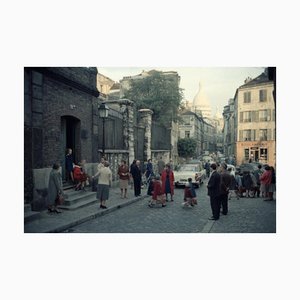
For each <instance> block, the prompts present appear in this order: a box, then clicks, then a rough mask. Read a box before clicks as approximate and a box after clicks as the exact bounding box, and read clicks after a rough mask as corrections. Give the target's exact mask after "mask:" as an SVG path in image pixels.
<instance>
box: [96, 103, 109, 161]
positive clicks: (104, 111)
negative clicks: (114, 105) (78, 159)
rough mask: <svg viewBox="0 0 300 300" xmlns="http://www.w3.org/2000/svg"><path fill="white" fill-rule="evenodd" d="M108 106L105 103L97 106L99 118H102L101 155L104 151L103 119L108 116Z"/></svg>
mask: <svg viewBox="0 0 300 300" xmlns="http://www.w3.org/2000/svg"><path fill="white" fill-rule="evenodd" d="M108 111H109V107H108V106H107V105H106V104H105V103H101V104H100V105H99V106H98V112H99V118H100V119H102V122H103V123H102V157H104V153H105V119H107V117H108Z"/></svg>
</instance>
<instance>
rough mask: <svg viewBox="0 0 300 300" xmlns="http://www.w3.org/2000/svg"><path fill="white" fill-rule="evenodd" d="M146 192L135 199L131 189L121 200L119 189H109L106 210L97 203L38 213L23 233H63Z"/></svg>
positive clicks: (128, 202)
mask: <svg viewBox="0 0 300 300" xmlns="http://www.w3.org/2000/svg"><path fill="white" fill-rule="evenodd" d="M146 192H147V190H146V189H142V195H141V196H140V197H135V196H134V193H133V189H130V188H129V190H128V195H127V196H128V198H127V199H121V192H120V189H119V188H111V189H110V196H109V200H108V201H107V202H106V206H107V209H100V208H99V205H100V203H98V202H97V203H95V204H92V205H89V206H85V207H82V208H79V209H77V210H62V213H60V214H56V213H48V212H47V211H43V212H41V213H40V217H39V218H38V219H36V220H33V221H30V222H27V223H25V224H24V233H57V232H63V231H65V230H67V229H68V228H70V227H72V226H75V225H78V224H81V223H83V222H85V221H88V220H91V219H94V218H97V217H99V216H102V215H105V214H108V213H110V212H112V211H115V210H117V209H119V208H121V207H124V206H127V205H130V204H131V203H134V202H136V201H139V200H142V199H144V198H146V197H149V196H148V195H146ZM95 198H96V193H95Z"/></svg>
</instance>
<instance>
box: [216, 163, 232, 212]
mask: <svg viewBox="0 0 300 300" xmlns="http://www.w3.org/2000/svg"><path fill="white" fill-rule="evenodd" d="M220 174H221V187H220V196H219V197H220V204H221V207H222V214H223V215H227V213H228V193H229V189H230V185H231V181H232V178H231V176H230V174H229V173H228V171H227V165H226V163H222V164H221V167H220Z"/></svg>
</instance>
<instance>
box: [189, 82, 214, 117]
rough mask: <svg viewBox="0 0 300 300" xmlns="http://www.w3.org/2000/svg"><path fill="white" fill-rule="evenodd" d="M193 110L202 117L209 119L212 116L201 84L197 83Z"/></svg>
mask: <svg viewBox="0 0 300 300" xmlns="http://www.w3.org/2000/svg"><path fill="white" fill-rule="evenodd" d="M193 110H194V112H195V113H197V114H199V115H202V117H203V118H204V119H208V120H210V119H211V118H212V112H211V106H210V103H209V101H208V99H207V96H206V94H205V91H204V89H203V86H202V85H201V82H200V83H199V90H198V93H197V94H196V96H195V97H194V100H193Z"/></svg>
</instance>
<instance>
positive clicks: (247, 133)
mask: <svg viewBox="0 0 300 300" xmlns="http://www.w3.org/2000/svg"><path fill="white" fill-rule="evenodd" d="M243 140H244V141H251V130H244V131H243Z"/></svg>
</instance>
